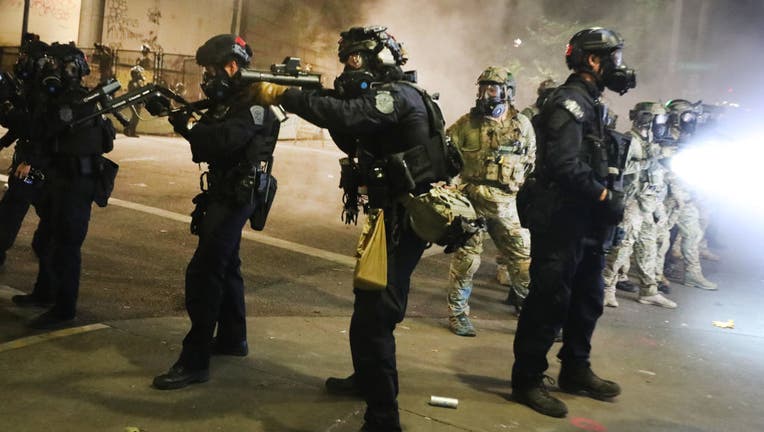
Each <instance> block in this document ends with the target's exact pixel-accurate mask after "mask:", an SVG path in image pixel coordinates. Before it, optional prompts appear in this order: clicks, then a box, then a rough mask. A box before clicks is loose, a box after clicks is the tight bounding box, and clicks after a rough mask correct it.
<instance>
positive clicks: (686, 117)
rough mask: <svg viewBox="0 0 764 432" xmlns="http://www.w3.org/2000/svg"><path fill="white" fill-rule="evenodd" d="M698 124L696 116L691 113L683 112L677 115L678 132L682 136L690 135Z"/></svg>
mask: <svg viewBox="0 0 764 432" xmlns="http://www.w3.org/2000/svg"><path fill="white" fill-rule="evenodd" d="M697 124H698V115H697V114H696V113H695V112H693V111H684V112H682V113H680V114H679V115H678V126H679V131H680V132H681V134H682V135H692V134H694V133H695V127H696V126H697Z"/></svg>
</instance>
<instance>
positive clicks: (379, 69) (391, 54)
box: [334, 26, 408, 97]
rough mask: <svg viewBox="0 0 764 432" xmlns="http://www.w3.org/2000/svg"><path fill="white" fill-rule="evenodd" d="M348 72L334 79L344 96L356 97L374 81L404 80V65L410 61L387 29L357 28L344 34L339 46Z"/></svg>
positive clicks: (336, 88)
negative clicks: (402, 68) (402, 67)
mask: <svg viewBox="0 0 764 432" xmlns="http://www.w3.org/2000/svg"><path fill="white" fill-rule="evenodd" d="M337 55H338V57H339V60H340V62H342V63H344V64H345V69H344V70H343V71H342V73H341V74H340V75H339V76H338V77H337V78H336V79H335V80H334V89H335V90H336V91H337V92H338V93H339V94H340V96H342V97H355V96H358V95H359V94H361V93H363V92H365V91H366V90H368V89H370V88H371V84H372V83H374V82H389V81H395V80H399V79H401V78H402V77H403V71H402V70H401V66H403V65H404V64H406V61H407V60H408V59H407V58H406V55H405V52H404V50H403V47H402V45H401V44H400V43H399V42H398V41H396V40H395V38H394V37H393V36H392V35H390V34H389V33H387V27H384V26H370V27H353V28H351V29H349V30H346V31H343V32H342V33H340V40H339V42H338V47H337Z"/></svg>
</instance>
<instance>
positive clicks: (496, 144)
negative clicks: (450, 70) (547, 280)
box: [446, 66, 536, 336]
mask: <svg viewBox="0 0 764 432" xmlns="http://www.w3.org/2000/svg"><path fill="white" fill-rule="evenodd" d="M477 84H478V95H477V96H478V97H477V101H476V104H475V107H474V108H472V110H470V112H469V113H468V114H465V115H464V116H462V117H461V118H459V119H458V120H457V121H456V122H455V123H454V124H453V125H451V127H450V128H448V130H447V131H446V133H447V134H448V136H449V137H450V138H451V140H452V141H453V143H454V145H455V146H456V147H457V148H459V150H460V151H461V152H462V155H463V157H464V168H463V169H462V172H461V175H460V177H461V180H462V185H461V186H460V187H461V189H462V191H463V192H464V194H465V195H466V196H467V197H468V198H469V200H470V201H471V202H472V205H473V206H474V207H475V210H476V212H477V214H478V215H479V216H483V217H484V218H485V219H486V226H487V231H488V234H489V235H490V236H491V238H492V239H493V241H494V243H495V244H496V247H497V248H498V249H499V256H498V257H497V264H498V275H497V276H498V279H499V282H505V283H506V284H507V285H509V286H510V292H509V296H508V299H507V300H508V302H509V303H510V304H513V305H514V306H515V308H516V309H517V310H519V308H520V307H521V304H522V301H523V299H524V298H525V297H526V295H527V294H528V281H529V276H528V266H529V265H530V234H529V233H528V231H527V230H525V229H523V228H521V227H520V221H519V219H518V216H517V209H516V206H515V194H516V192H517V190H518V189H519V188H520V185H521V184H522V183H523V181H524V180H525V176H526V174H527V173H529V172H530V171H532V169H533V161H534V159H535V154H536V137H535V134H534V132H533V127H532V126H531V123H530V120H528V118H527V117H525V116H524V115H522V114H520V113H519V112H518V111H517V109H515V107H514V105H513V104H512V102H513V99H514V94H515V81H514V78H513V77H512V74H511V73H510V72H509V70H507V69H506V68H503V67H495V66H492V67H489V68H488V69H486V70H485V71H484V72H483V73H482V74H480V76H479V77H478V82H477ZM482 252H483V236H482V235H476V236H473V237H472V238H471V239H470V240H469V241H468V242H467V244H466V245H465V246H464V247H462V248H460V249H458V250H457V251H456V252H455V253H454V256H453V258H452V259H451V268H450V271H449V291H448V307H449V310H450V319H449V327H450V329H451V331H453V332H454V333H455V334H457V335H459V336H475V328H474V326H473V325H472V323H471V322H470V319H469V312H470V309H469V304H468V301H469V297H470V294H471V292H472V277H473V275H474V274H475V272H476V271H477V269H478V267H479V266H480V254H481V253H482Z"/></svg>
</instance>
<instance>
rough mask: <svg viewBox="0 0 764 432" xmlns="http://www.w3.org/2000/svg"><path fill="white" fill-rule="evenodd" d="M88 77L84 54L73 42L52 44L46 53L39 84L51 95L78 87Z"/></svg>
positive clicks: (88, 70) (88, 67)
mask: <svg viewBox="0 0 764 432" xmlns="http://www.w3.org/2000/svg"><path fill="white" fill-rule="evenodd" d="M87 75H90V66H89V65H88V62H87V59H86V58H85V54H84V53H83V52H82V51H80V50H79V49H78V48H77V47H76V46H75V45H74V42H69V43H68V44H62V43H58V42H54V43H53V44H52V45H51V46H50V48H49V49H48V51H47V55H46V56H45V61H44V62H43V63H42V70H41V71H40V84H41V85H42V86H43V88H44V89H46V90H47V91H48V92H49V93H51V94H56V93H59V92H60V91H62V90H63V89H67V88H73V87H76V86H78V85H80V82H81V80H82V78H83V77H85V76H87Z"/></svg>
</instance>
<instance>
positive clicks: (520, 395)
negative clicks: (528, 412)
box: [512, 376, 568, 418]
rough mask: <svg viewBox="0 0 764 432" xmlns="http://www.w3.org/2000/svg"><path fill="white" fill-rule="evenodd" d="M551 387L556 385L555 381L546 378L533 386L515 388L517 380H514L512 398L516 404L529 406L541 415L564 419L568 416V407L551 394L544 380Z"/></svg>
mask: <svg viewBox="0 0 764 432" xmlns="http://www.w3.org/2000/svg"><path fill="white" fill-rule="evenodd" d="M545 379H546V380H547V381H548V382H549V384H550V385H554V379H552V378H551V377H548V376H545V377H543V378H542V379H539V380H538V381H537V382H536V383H532V384H531V385H518V386H517V387H515V385H514V384H515V380H512V384H513V385H512V398H513V399H514V400H515V402H518V403H521V404H523V405H527V406H529V407H531V408H533V409H534V410H536V411H538V412H540V413H541V414H544V415H547V416H550V417H558V418H562V417H565V416H566V415H567V414H568V407H566V406H565V403H564V402H563V401H561V400H559V399H557V398H556V397H554V396H552V395H550V394H549V390H547V388H546V385H544V380H545Z"/></svg>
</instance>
